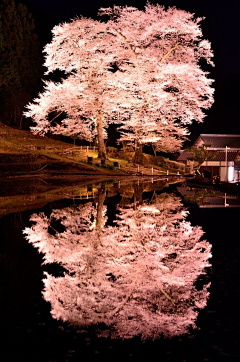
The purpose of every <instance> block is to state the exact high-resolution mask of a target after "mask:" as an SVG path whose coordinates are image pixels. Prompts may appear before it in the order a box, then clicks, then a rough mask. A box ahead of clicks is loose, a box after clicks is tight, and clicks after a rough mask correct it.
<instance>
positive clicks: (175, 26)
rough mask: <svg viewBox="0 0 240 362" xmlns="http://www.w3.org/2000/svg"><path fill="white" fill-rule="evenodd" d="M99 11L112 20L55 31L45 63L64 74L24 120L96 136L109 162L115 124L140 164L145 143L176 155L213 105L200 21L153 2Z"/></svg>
mask: <svg viewBox="0 0 240 362" xmlns="http://www.w3.org/2000/svg"><path fill="white" fill-rule="evenodd" d="M99 13H100V15H104V16H106V15H107V16H108V17H109V20H108V21H105V22H99V21H94V20H91V19H85V18H80V19H76V20H74V21H72V22H71V23H64V24H60V25H58V26H55V27H54V29H53V31H52V32H53V40H52V42H51V43H50V44H48V45H47V46H46V47H45V49H44V51H45V54H46V55H45V64H44V65H45V67H47V69H48V70H47V72H46V73H47V74H49V73H51V72H53V71H55V70H61V71H63V72H65V73H66V76H65V78H64V79H63V80H62V81H61V82H59V83H53V82H46V84H45V90H44V92H43V93H42V94H40V95H39V97H38V98H36V99H35V100H34V102H33V103H32V104H29V105H28V106H27V108H28V111H27V112H26V113H25V115H27V116H29V117H32V118H33V120H34V121H35V122H36V127H34V128H33V131H34V132H36V133H41V134H44V133H46V132H48V131H50V132H54V133H62V134H65V135H72V134H79V136H80V137H81V138H84V139H87V140H92V139H93V138H94V137H95V136H96V135H97V139H98V145H99V157H102V158H105V156H106V151H105V146H104V138H105V137H106V130H107V128H108V125H109V123H118V124H121V127H120V131H121V140H127V141H129V142H132V143H135V151H136V154H135V161H136V162H138V163H142V158H141V150H142V146H143V145H144V144H146V143H152V144H154V145H155V147H156V149H158V150H164V151H175V150H177V149H179V148H180V147H181V144H182V142H183V140H185V138H186V135H187V133H188V130H187V128H186V126H187V125H189V124H191V123H192V121H193V120H196V121H198V122H202V120H203V118H204V113H203V109H208V108H209V107H210V106H211V104H212V102H213V89H212V88H211V84H212V80H211V79H209V78H208V74H207V72H204V71H203V70H202V69H201V67H200V65H199V62H200V60H202V59H204V60H206V61H207V62H208V63H209V64H212V65H213V63H212V60H211V58H212V51H211V47H210V43H209V42H208V41H207V40H202V32H201V29H200V21H201V20H202V19H200V18H196V19H195V18H194V15H193V14H190V13H188V12H186V11H182V10H177V9H176V8H169V9H168V10H165V9H164V8H163V7H161V6H159V5H156V6H155V5H150V4H147V5H146V7H145V10H144V11H140V10H138V9H136V8H132V7H113V8H112V9H110V8H109V9H100V12H99ZM51 112H53V113H54V117H50V118H51V119H52V118H53V119H52V121H50V120H49V119H50V118H49V114H50V113H51ZM55 114H56V115H55ZM60 114H61V115H63V114H64V117H65V118H64V117H63V120H61V121H60V120H58V119H59V118H58V116H59V115H60Z"/></svg>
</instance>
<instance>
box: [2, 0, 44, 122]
mask: <svg viewBox="0 0 240 362" xmlns="http://www.w3.org/2000/svg"><path fill="white" fill-rule="evenodd" d="M41 63H42V61H41V53H40V50H39V44H38V39H37V35H36V34H35V33H34V21H33V18H32V16H31V14H30V13H29V12H28V10H27V7H26V6H25V5H23V4H21V3H16V2H15V1H14V0H2V1H1V4H0V98H1V103H0V120H1V121H2V122H4V123H7V124H9V125H12V126H15V127H20V128H21V127H22V110H23V107H24V106H25V104H26V103H27V102H28V101H29V100H30V99H31V98H32V97H33V96H34V95H35V94H36V92H37V91H38V90H39V86H40V78H41V69H42V66H41Z"/></svg>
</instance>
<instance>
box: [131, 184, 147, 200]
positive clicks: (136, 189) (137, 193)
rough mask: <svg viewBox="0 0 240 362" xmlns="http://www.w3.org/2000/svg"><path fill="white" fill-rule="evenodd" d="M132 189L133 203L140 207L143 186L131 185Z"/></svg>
mask: <svg viewBox="0 0 240 362" xmlns="http://www.w3.org/2000/svg"><path fill="white" fill-rule="evenodd" d="M133 189H134V203H135V204H137V205H142V203H143V199H142V196H143V190H144V185H143V184H139V185H138V184H133Z"/></svg>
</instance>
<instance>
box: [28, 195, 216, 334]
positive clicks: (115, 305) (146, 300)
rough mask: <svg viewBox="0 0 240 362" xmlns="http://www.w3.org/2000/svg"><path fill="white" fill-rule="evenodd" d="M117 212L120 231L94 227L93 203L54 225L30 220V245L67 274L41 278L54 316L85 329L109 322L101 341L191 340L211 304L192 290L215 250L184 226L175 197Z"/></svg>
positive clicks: (67, 212)
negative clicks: (179, 337)
mask: <svg viewBox="0 0 240 362" xmlns="http://www.w3.org/2000/svg"><path fill="white" fill-rule="evenodd" d="M102 204H103V201H102ZM98 208H100V209H101V205H98ZM119 212H120V214H119V218H118V220H117V221H116V226H114V227H110V226H109V227H106V226H105V227H103V226H102V227H101V228H97V227H94V225H96V222H94V220H96V215H97V214H98V217H99V213H97V212H96V209H94V207H93V206H92V205H90V204H86V205H82V206H79V207H78V208H77V209H75V210H74V211H72V210H71V209H70V208H68V209H64V210H60V211H58V210H54V211H53V213H52V214H51V216H50V218H49V219H48V218H47V217H46V216H45V215H43V214H40V215H34V216H33V217H32V220H33V221H35V225H33V226H32V227H31V228H28V229H25V231H24V233H25V234H26V235H27V236H26V237H27V239H28V240H29V242H31V243H32V244H34V245H35V246H36V247H37V248H38V249H39V250H40V251H41V252H43V253H44V254H45V261H46V263H52V262H57V263H59V264H61V265H63V266H64V268H65V271H66V272H65V274H64V276H63V277H54V276H52V275H49V274H48V273H46V278H45V279H44V285H45V288H44V292H43V294H44V298H45V299H46V300H47V301H50V302H51V305H52V315H53V317H54V318H57V319H63V320H64V321H69V322H71V323H74V324H77V325H81V326H89V325H97V324H98V323H104V324H105V326H106V327H107V328H108V331H106V330H105V332H103V329H102V330H101V331H99V334H100V335H109V333H110V332H109V330H110V331H111V334H110V335H111V336H112V337H119V336H120V337H121V338H130V337H134V336H136V335H141V336H142V338H143V339H146V338H157V337H158V336H159V335H160V334H161V333H163V334H164V335H166V336H175V335H180V334H184V333H187V331H188V329H189V327H193V328H194V327H196V325H195V321H196V318H197V316H198V311H199V309H202V308H204V307H205V305H206V301H207V298H208V294H209V293H208V291H207V288H208V286H209V285H205V286H203V287H202V288H200V289H198V288H197V287H196V285H195V283H196V281H197V279H198V277H199V276H200V275H202V274H204V269H205V268H206V267H208V266H209V263H208V259H209V257H210V256H211V253H210V249H211V247H210V244H209V243H208V242H207V241H203V240H200V239H201V237H202V235H203V232H202V230H201V228H199V227H192V226H191V225H190V223H189V222H186V221H185V218H186V212H185V211H183V210H182V207H181V204H180V200H179V198H177V197H174V196H172V195H165V194H164V195H160V196H156V198H155V199H154V200H152V201H151V203H143V204H142V205H132V206H131V205H130V206H128V207H127V208H124V209H123V208H121V209H119ZM62 217H63V221H61V225H62V226H64V227H62V231H59V232H55V233H51V232H50V230H49V225H51V223H52V221H53V220H59V218H62ZM51 220H52V221H51ZM101 225H103V223H101ZM58 229H59V230H60V229H61V227H58ZM53 234H54V235H53Z"/></svg>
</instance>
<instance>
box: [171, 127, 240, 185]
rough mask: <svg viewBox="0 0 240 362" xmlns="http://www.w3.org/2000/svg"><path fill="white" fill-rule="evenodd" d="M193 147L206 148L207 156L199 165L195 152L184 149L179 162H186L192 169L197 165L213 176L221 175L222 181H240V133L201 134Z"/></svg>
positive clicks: (202, 171) (200, 169)
mask: <svg viewBox="0 0 240 362" xmlns="http://www.w3.org/2000/svg"><path fill="white" fill-rule="evenodd" d="M191 148H196V149H204V150H205V152H206V154H207V157H206V159H205V160H203V162H202V163H201V164H200V165H199V163H197V162H195V161H194V160H193V158H194V153H192V152H188V151H182V152H181V154H180V156H179V157H178V161H179V162H183V163H185V164H186V165H187V166H188V167H189V168H190V171H191V172H193V169H194V168H196V167H197V166H198V167H199V166H200V167H199V171H200V172H201V173H203V174H207V173H208V174H209V176H210V177H211V178H213V177H214V176H219V177H220V181H228V182H237V181H240V135H231V134H200V136H199V137H198V139H197V140H196V141H195V143H194V144H193V146H192V147H191Z"/></svg>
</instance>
